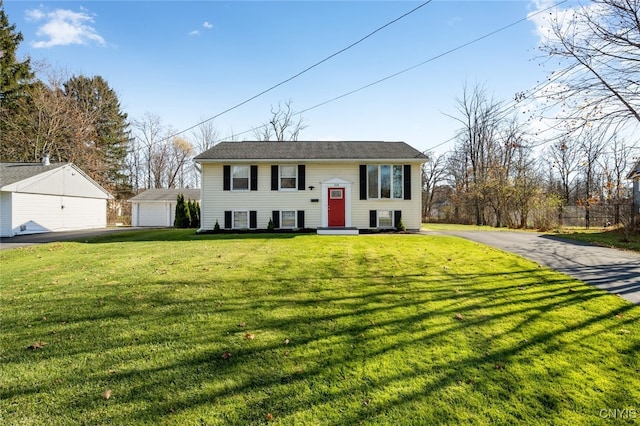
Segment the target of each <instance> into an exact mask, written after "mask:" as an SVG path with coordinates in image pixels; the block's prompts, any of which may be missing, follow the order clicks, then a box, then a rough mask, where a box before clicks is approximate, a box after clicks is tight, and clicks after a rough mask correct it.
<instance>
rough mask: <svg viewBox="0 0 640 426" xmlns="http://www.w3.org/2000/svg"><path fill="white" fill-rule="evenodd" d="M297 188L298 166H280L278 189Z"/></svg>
mask: <svg viewBox="0 0 640 426" xmlns="http://www.w3.org/2000/svg"><path fill="white" fill-rule="evenodd" d="M297 188H298V166H297V165H295V164H287V165H281V166H280V189H285V190H286V189H292V190H295V189H297Z"/></svg>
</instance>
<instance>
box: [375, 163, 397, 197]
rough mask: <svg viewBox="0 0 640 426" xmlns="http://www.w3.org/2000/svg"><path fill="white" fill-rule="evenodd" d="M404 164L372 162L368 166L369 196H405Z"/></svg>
mask: <svg viewBox="0 0 640 426" xmlns="http://www.w3.org/2000/svg"><path fill="white" fill-rule="evenodd" d="M403 173H404V171H403V166H402V165H401V164H370V165H368V166H367V196H368V198H395V199H402V198H403V197H404V192H403V191H404V178H403Z"/></svg>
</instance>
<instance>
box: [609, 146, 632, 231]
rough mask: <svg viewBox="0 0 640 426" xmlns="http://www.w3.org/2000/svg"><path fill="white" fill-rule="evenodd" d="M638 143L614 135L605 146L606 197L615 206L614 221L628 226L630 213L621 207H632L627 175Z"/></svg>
mask: <svg viewBox="0 0 640 426" xmlns="http://www.w3.org/2000/svg"><path fill="white" fill-rule="evenodd" d="M634 149H636V145H635V144H633V143H629V142H627V141H626V140H624V139H620V138H618V137H614V138H613V140H612V142H611V143H610V144H608V146H607V147H606V148H605V153H604V154H605V155H604V158H603V162H602V164H601V167H602V169H603V170H604V174H605V180H606V181H605V198H606V201H607V204H608V205H610V206H612V207H613V218H614V223H616V224H623V225H625V227H628V225H629V223H627V222H628V220H627V219H628V216H629V215H628V214H624V213H625V212H624V211H622V212H621V211H620V208H621V207H622V208H623V209H624V208H625V206H626V208H632V205H631V204H632V203H631V201H630V200H629V199H628V196H627V183H626V177H627V174H628V171H629V168H630V167H631V166H632V165H633V155H632V152H633V150H634Z"/></svg>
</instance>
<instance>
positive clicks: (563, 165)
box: [547, 137, 579, 204]
mask: <svg viewBox="0 0 640 426" xmlns="http://www.w3.org/2000/svg"><path fill="white" fill-rule="evenodd" d="M577 145H578V144H577V140H576V139H575V138H571V137H567V138H564V139H562V140H560V141H558V142H555V143H553V144H552V145H551V146H550V147H549V149H548V151H547V154H548V157H547V158H548V160H549V162H550V163H551V168H552V170H553V171H554V172H555V173H554V175H555V176H557V177H558V178H559V180H560V187H561V188H560V196H561V197H562V199H563V200H564V202H565V204H568V203H569V202H570V201H571V193H572V192H574V190H575V188H574V184H575V182H574V181H575V173H576V170H577V168H578V160H579V153H578V146H577Z"/></svg>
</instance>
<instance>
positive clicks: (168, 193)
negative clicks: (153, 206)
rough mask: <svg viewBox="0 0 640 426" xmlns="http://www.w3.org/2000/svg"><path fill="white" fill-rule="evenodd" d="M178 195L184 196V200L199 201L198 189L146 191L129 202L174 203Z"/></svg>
mask: <svg viewBox="0 0 640 426" xmlns="http://www.w3.org/2000/svg"><path fill="white" fill-rule="evenodd" d="M178 194H182V195H184V198H185V200H200V190H199V189H147V190H146V191H144V192H141V193H140V194H138V195H136V196H135V197H131V198H130V199H129V201H176V199H177V198H178Z"/></svg>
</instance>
